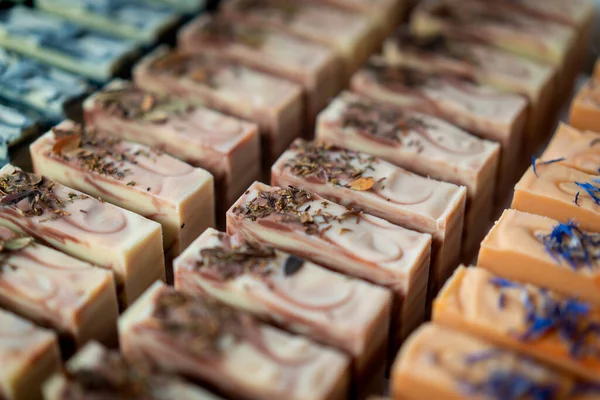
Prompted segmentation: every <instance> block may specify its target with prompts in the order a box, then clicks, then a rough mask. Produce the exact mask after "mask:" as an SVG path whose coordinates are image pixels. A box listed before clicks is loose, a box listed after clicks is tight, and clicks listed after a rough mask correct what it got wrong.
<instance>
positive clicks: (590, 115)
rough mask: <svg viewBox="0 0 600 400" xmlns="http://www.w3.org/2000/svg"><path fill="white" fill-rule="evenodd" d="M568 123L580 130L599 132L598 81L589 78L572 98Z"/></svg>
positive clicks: (599, 105)
mask: <svg viewBox="0 0 600 400" xmlns="http://www.w3.org/2000/svg"><path fill="white" fill-rule="evenodd" d="M569 124H571V125H572V126H573V127H574V128H576V129H579V130H582V131H586V130H587V131H594V132H599V133H600V81H598V80H596V79H589V80H588V81H587V82H586V83H585V85H583V87H581V89H579V92H578V93H577V95H576V96H575V98H574V99H573V102H572V103H571V111H570V114H569Z"/></svg>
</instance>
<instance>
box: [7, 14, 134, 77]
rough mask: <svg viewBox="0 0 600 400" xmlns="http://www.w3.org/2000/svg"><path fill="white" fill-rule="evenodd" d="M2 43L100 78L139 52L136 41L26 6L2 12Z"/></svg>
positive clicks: (71, 69)
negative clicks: (104, 32)
mask: <svg viewBox="0 0 600 400" xmlns="http://www.w3.org/2000/svg"><path fill="white" fill-rule="evenodd" d="M0 45H1V46H2V47H5V48H6V49H9V50H14V51H16V52H18V53H21V54H24V55H26V56H28V57H33V58H37V59H39V60H41V61H43V62H45V63H48V64H51V65H55V66H57V67H60V68H63V69H66V70H68V71H72V72H76V73H78V74H80V75H84V76H86V77H89V78H92V79H95V80H99V81H103V80H106V79H108V78H110V77H111V76H112V75H114V74H115V73H116V72H117V71H118V70H119V69H120V68H121V67H122V66H123V65H124V63H126V62H127V61H129V60H131V59H132V58H133V57H134V56H135V55H136V54H137V45H136V43H135V42H134V41H131V40H127V39H121V38H117V37H115V36H110V35H105V34H102V33H98V32H96V31H92V30H89V29H88V28H86V27H85V26H83V25H75V24H73V23H71V22H68V21H67V20H64V19H61V18H59V17H55V16H53V15H51V14H46V13H44V12H42V11H39V10H36V9H33V8H26V7H23V6H16V7H13V8H9V9H4V10H2V11H0Z"/></svg>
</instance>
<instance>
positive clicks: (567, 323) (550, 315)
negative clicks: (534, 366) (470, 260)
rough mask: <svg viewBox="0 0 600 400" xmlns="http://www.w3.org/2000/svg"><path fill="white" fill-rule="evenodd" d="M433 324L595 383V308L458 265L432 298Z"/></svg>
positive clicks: (598, 377)
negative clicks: (529, 357)
mask: <svg viewBox="0 0 600 400" xmlns="http://www.w3.org/2000/svg"><path fill="white" fill-rule="evenodd" d="M432 320H433V321H434V322H435V323H439V324H442V325H446V326H449V327H453V328H455V329H459V330H463V331H466V332H470V333H472V334H474V335H477V336H480V337H482V338H484V339H486V340H489V341H491V342H493V343H497V344H498V345H501V346H503V347H507V348H510V349H514V350H516V351H518V352H520V353H523V354H525V355H528V356H531V357H533V358H536V359H538V360H540V361H542V362H544V363H546V364H548V365H551V366H554V367H555V368H558V369H561V370H564V371H565V372H567V373H570V374H573V375H575V376H578V377H580V378H582V379H588V380H591V381H595V382H600V331H599V330H598V328H597V327H598V326H599V325H598V324H599V323H600V308H599V307H598V306H593V305H591V304H589V303H585V302H581V301H579V300H577V299H575V298H569V297H564V296H562V295H559V294H557V293H556V292H554V291H552V290H548V289H545V288H540V287H538V286H533V285H530V284H520V283H517V282H514V281H509V280H507V279H504V278H500V277H498V276H497V275H493V274H491V273H490V272H488V271H486V270H484V269H482V268H465V267H461V268H459V269H458V270H457V271H456V273H455V275H454V276H453V277H452V279H451V280H449V281H448V283H447V284H446V286H444V289H442V292H441V293H440V295H439V296H438V298H437V299H436V301H435V303H434V307H433V317H432Z"/></svg>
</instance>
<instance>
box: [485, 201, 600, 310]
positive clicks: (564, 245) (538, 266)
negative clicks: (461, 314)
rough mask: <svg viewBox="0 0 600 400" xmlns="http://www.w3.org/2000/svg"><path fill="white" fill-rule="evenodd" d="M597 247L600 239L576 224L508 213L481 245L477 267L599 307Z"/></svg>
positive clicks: (599, 264)
mask: <svg viewBox="0 0 600 400" xmlns="http://www.w3.org/2000/svg"><path fill="white" fill-rule="evenodd" d="M598 243H600V234H598V233H589V232H585V231H583V230H581V229H579V228H578V227H577V226H576V224H574V223H569V224H562V223H560V222H558V221H555V220H553V219H550V218H547V217H542V216H539V215H533V214H528V213H524V212H521V211H516V210H506V211H504V214H502V217H500V219H499V220H498V222H496V225H494V227H493V228H492V230H491V231H490V233H489V234H488V235H487V237H486V238H485V239H484V240H483V242H482V243H481V251H480V253H479V260H478V262H477V265H479V266H480V267H483V268H485V269H486V270H489V271H491V272H492V273H494V274H497V275H500V276H502V277H505V278H508V279H514V280H517V281H519V282H527V283H531V284H534V285H539V286H542V287H547V288H549V289H552V290H556V291H558V292H561V293H563V294H565V295H569V296H574V297H575V296H576V297H578V298H579V299H581V300H584V301H589V302H592V303H594V304H598V305H600V254H599V252H598V250H600V246H599V245H598ZM586 254H587V256H586Z"/></svg>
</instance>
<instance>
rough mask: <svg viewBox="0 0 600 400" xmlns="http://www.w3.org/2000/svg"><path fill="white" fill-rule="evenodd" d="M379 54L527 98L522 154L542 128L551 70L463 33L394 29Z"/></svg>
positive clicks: (535, 146) (534, 145)
mask: <svg viewBox="0 0 600 400" xmlns="http://www.w3.org/2000/svg"><path fill="white" fill-rule="evenodd" d="M384 57H385V59H386V61H388V62H389V63H391V64H393V65H405V66H408V67H411V68H416V69H420V70H424V71H430V72H434V73H436V72H437V73H441V74H443V73H452V74H456V75H459V76H462V77H464V78H467V79H470V80H473V81H475V82H477V83H479V84H482V85H486V86H490V87H493V88H494V89H497V90H499V91H501V92H507V93H519V94H522V95H523V96H525V97H527V99H528V100H529V102H530V106H531V107H530V108H531V109H530V110H529V113H528V117H527V126H526V134H525V136H524V138H523V139H524V140H523V149H522V150H523V151H522V153H523V154H525V155H526V158H528V157H529V155H530V154H532V153H533V152H534V151H535V150H537V149H538V146H539V145H540V144H541V142H542V141H543V140H545V137H546V134H547V133H548V130H549V129H550V128H549V126H548V125H549V122H550V118H548V114H549V113H550V112H551V108H550V107H551V106H552V99H553V94H554V88H555V84H556V82H555V75H556V69H555V68H553V67H551V66H549V65H543V64H539V63H537V62H534V61H531V60H528V59H526V58H523V57H520V56H518V55H516V54H513V53H509V52H507V51H505V50H502V49H498V48H494V47H490V46H486V45H483V44H481V43H478V42H477V41H475V40H469V39H465V38H451V37H446V36H442V35H434V36H431V37H419V36H416V35H413V34H411V33H410V32H408V30H400V31H399V32H397V33H396V35H394V36H392V37H390V38H389V39H388V40H386V42H385V44H384Z"/></svg>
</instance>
